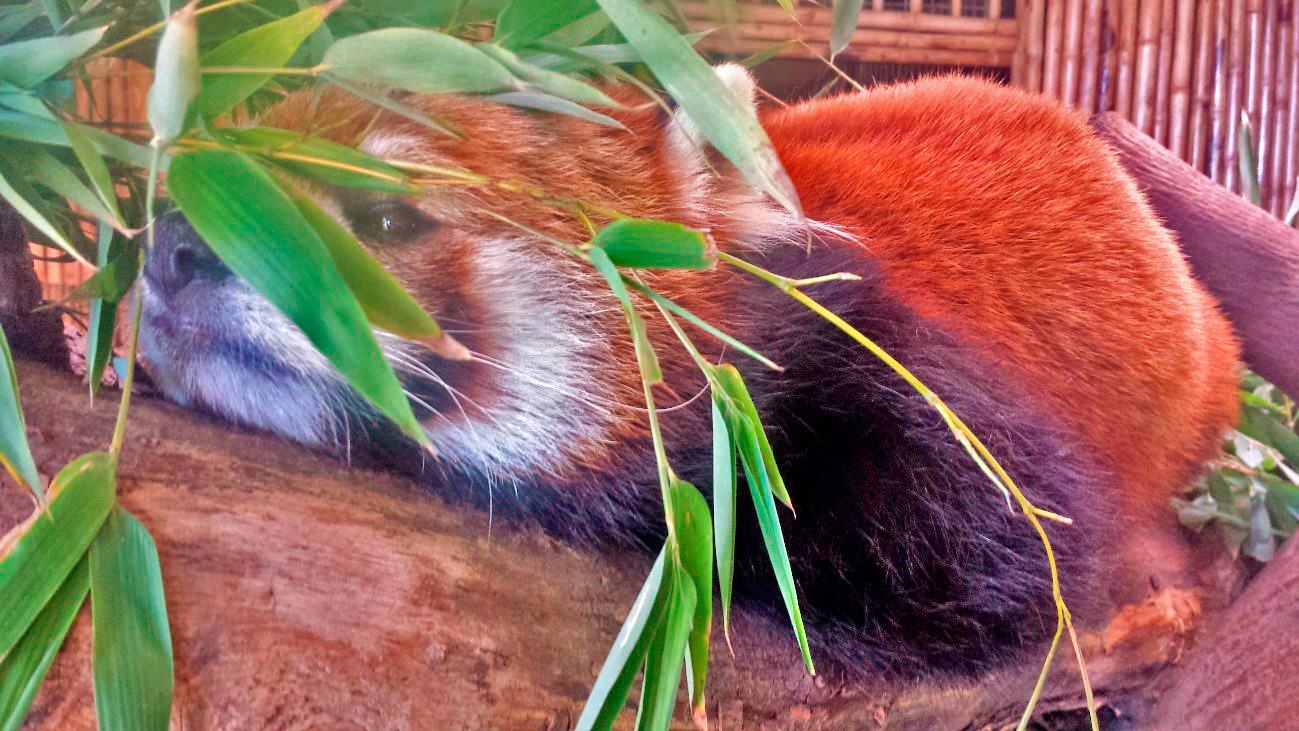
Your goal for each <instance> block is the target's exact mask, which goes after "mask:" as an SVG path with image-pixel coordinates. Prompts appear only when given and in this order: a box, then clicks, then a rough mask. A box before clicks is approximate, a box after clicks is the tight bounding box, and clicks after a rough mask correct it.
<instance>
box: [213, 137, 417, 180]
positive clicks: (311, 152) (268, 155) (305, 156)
mask: <svg viewBox="0 0 1299 731" xmlns="http://www.w3.org/2000/svg"><path fill="white" fill-rule="evenodd" d="M219 134H220V135H221V136H222V137H224V138H226V139H228V140H230V141H231V142H233V143H234V144H237V145H241V146H246V147H251V148H254V149H253V150H251V151H252V152H254V153H256V154H258V155H259V156H261V157H263V158H265V159H267V160H270V161H272V162H274V163H275V164H276V165H278V166H280V167H282V168H284V169H286V170H288V171H290V172H292V173H295V174H297V175H301V176H303V177H307V178H314V179H316V180H321V181H324V182H326V183H330V184H332V185H342V186H346V187H349V188H362V189H365V190H378V191H383V192H388V193H406V194H410V193H415V192H418V188H417V187H416V186H415V184H414V183H412V182H411V181H410V179H409V178H408V177H406V175H405V174H404V173H402V172H401V171H400V170H398V169H397V168H394V167H393V166H391V165H389V164H387V163H385V162H383V161H381V160H377V159H375V158H374V157H372V156H370V155H367V154H365V153H364V152H361V151H359V150H356V149H353V148H351V147H348V146H346V145H340V144H338V143H337V142H331V141H329V140H326V139H321V138H320V137H309V136H303V135H302V134H301V133H299V132H293V131H290V130H287V129H277V128H275V127H248V128H242V129H234V128H231V129H223V130H221V131H220V133H219Z"/></svg>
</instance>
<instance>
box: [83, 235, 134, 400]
mask: <svg viewBox="0 0 1299 731" xmlns="http://www.w3.org/2000/svg"><path fill="white" fill-rule="evenodd" d="M127 243H128V239H126V238H125V237H119V236H115V235H113V229H112V228H110V227H109V226H107V225H105V224H103V223H100V224H99V254H98V258H97V259H96V263H97V264H99V266H100V271H103V267H104V266H105V265H106V264H108V262H109V261H110V257H116V256H120V250H121V249H123V248H125V247H126V246H127ZM137 248H138V244H137ZM136 261H137V262H138V261H139V254H138V253H137V254H136ZM137 267H138V264H137ZM132 281H134V278H132ZM128 286H129V285H128ZM116 323H117V301H116V300H113V301H108V300H105V299H104V298H102V297H92V298H91V300H90V325H89V326H88V327H87V328H86V383H87V384H88V385H89V386H90V398H91V399H94V398H95V394H96V392H98V391H99V384H100V381H102V380H103V378H104V369H105V368H106V367H108V359H109V358H110V357H112V355H113V330H114V325H115V324H116Z"/></svg>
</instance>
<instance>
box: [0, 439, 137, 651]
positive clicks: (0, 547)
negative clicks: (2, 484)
mask: <svg viewBox="0 0 1299 731" xmlns="http://www.w3.org/2000/svg"><path fill="white" fill-rule="evenodd" d="M116 487H117V485H116V480H115V478H114V475H113V458H112V457H111V456H109V455H108V454H107V453H106V452H92V453H90V454H85V455H82V456H80V457H78V458H76V459H74V460H72V462H70V463H68V465H67V466H66V467H64V468H63V469H62V470H60V471H59V474H57V475H55V477H54V480H53V481H52V482H51V483H50V489H49V492H48V493H47V494H46V501H47V503H48V506H47V507H46V509H45V510H44V511H42V512H38V513H36V514H35V515H33V516H32V517H31V518H29V519H28V520H27V521H26V522H24V523H21V524H19V525H18V526H17V527H15V528H14V529H13V530H12V531H10V533H9V534H8V535H7V536H5V537H4V538H3V539H0V617H4V618H5V621H4V622H0V657H3V656H5V654H6V653H8V652H9V651H10V649H12V648H13V646H14V645H15V644H17V642H18V640H19V639H20V638H21V637H22V636H23V633H24V632H26V631H27V628H28V627H30V626H31V625H32V622H33V621H35V619H36V617H37V616H38V615H39V614H40V613H41V610H42V609H43V608H44V607H45V605H46V603H47V602H48V601H49V599H50V597H52V596H54V593H55V592H56V591H58V588H59V586H61V585H62V584H63V581H64V579H66V578H67V576H68V574H70V573H71V572H72V569H73V567H75V566H76V564H77V561H78V560H79V559H80V558H81V556H82V554H84V553H85V552H86V549H87V548H89V547H90V542H91V540H92V539H93V538H94V537H95V534H96V533H97V532H98V531H99V526H100V525H101V524H102V523H103V522H104V518H105V517H107V516H108V512H109V510H110V509H111V508H112V507H113V501H114V494H115V491H116Z"/></svg>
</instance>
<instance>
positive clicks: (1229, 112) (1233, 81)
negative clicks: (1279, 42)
mask: <svg viewBox="0 0 1299 731" xmlns="http://www.w3.org/2000/svg"><path fill="white" fill-rule="evenodd" d="M1248 1H1249V0H1232V3H1231V46H1230V51H1229V52H1228V59H1229V60H1228V61H1227V68H1228V70H1229V73H1230V74H1231V77H1230V80H1229V83H1228V85H1227V109H1226V116H1227V134H1226V136H1225V137H1224V138H1223V139H1222V140H1221V141H1220V142H1221V144H1222V150H1223V152H1225V153H1226V154H1225V155H1224V156H1223V167H1222V184H1223V185H1225V186H1226V187H1227V188H1228V189H1229V190H1234V191H1237V192H1239V191H1240V162H1239V158H1240V155H1239V151H1238V145H1237V144H1236V140H1237V139H1239V137H1240V113H1241V111H1242V110H1243V109H1244V104H1243V102H1244V100H1245V99H1246V97H1247V89H1248V87H1246V86H1245V66H1246V65H1247V64H1248V63H1249V58H1250V56H1249V45H1248V35H1247V27H1248V26H1247V25H1246V22H1245V4H1246V2H1248Z"/></svg>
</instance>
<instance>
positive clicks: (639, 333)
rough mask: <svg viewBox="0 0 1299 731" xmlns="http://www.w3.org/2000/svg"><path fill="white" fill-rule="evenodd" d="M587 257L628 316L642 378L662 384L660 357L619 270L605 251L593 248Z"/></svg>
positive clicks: (648, 382) (649, 382)
mask: <svg viewBox="0 0 1299 731" xmlns="http://www.w3.org/2000/svg"><path fill="white" fill-rule="evenodd" d="M587 256H588V257H590V260H591V263H592V264H593V265H594V266H595V268H596V270H597V271H599V272H600V274H601V275H602V276H603V277H604V281H605V282H607V283H608V284H609V289H612V290H613V293H614V295H616V296H617V297H618V302H620V303H621V304H622V311H623V314H625V315H626V316H627V324H628V326H629V327H630V328H631V335H632V343H633V344H634V345H635V346H636V362H637V364H638V365H639V366H640V373H641V378H642V379H644V381H645V382H646V383H647V384H649V385H651V386H652V385H654V384H656V383H662V382H663V371H662V369H660V368H659V361H658V356H657V355H655V353H654V346H653V345H651V344H650V341H649V334H648V333H647V332H646V331H645V322H644V320H642V319H641V317H640V313H639V312H637V311H636V306H635V305H634V304H632V301H631V295H630V294H628V292H627V287H626V286H625V285H624V284H623V282H622V276H621V275H620V274H618V268H617V267H616V266H614V263H613V261H612V260H610V259H609V255H608V254H606V253H605V252H604V249H600V248H597V247H594V246H593V247H591V248H590V249H589V250H587Z"/></svg>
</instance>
